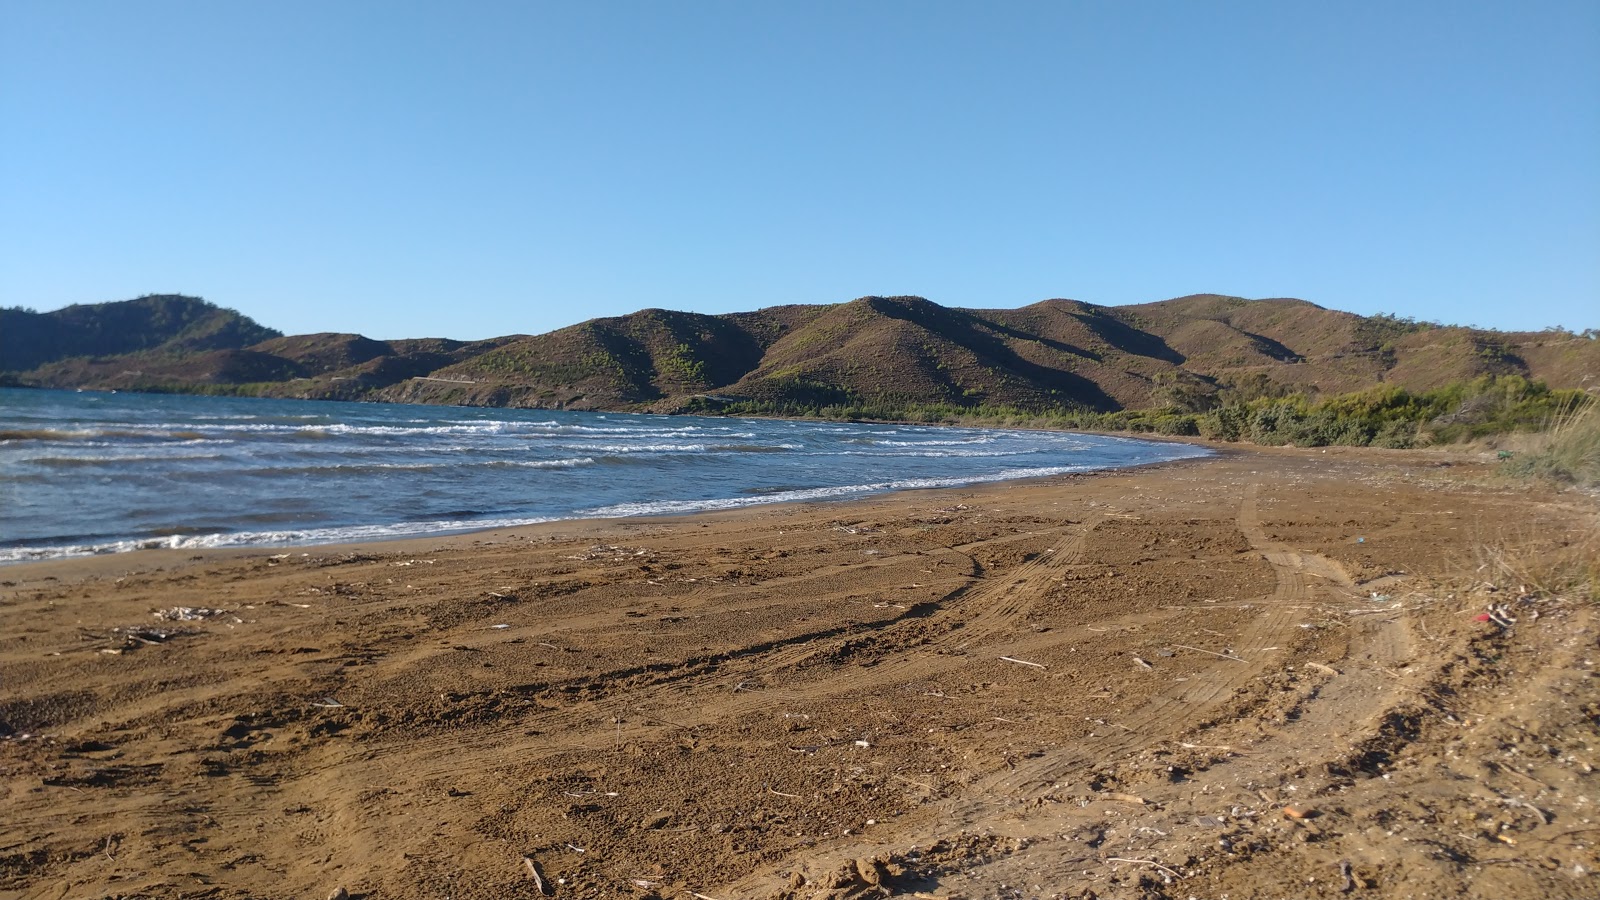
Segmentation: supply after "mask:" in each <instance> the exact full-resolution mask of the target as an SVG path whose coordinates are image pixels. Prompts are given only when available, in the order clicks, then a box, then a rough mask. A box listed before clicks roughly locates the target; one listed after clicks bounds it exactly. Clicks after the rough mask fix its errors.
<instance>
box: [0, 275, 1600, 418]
mask: <svg viewBox="0 0 1600 900" xmlns="http://www.w3.org/2000/svg"><path fill="white" fill-rule="evenodd" d="M0 372H3V373H5V375H4V377H6V378H8V379H9V380H10V381H11V382H12V383H17V384H23V385H36V386H48V387H82V388H119V389H125V390H160V391H196V392H213V393H240V394H253V395H262V396H278V397H297V398H308V399H347V400H382V401H403V402H413V403H447V404H464V405H479V406H516V407H537V408H568V409H614V410H629V409H632V410H652V411H657V412H681V411H710V412H715V411H719V410H727V409H734V410H739V411H746V412H771V413H778V414H782V413H804V412H812V413H814V412H816V411H818V410H821V409H823V408H826V407H830V406H832V407H846V406H875V407H879V408H902V409H903V408H907V407H914V406H938V407H943V408H953V409H958V410H959V409H982V408H997V407H1004V408H1013V409H1019V410H1033V411H1078V412H1100V413H1107V412H1114V411H1117V410H1137V409H1149V408H1166V409H1173V410H1180V411H1184V410H1187V411H1193V410H1202V409H1208V408H1211V407H1214V406H1216V405H1217V404H1218V403H1219V402H1221V401H1223V400H1225V399H1233V400H1241V399H1242V400H1249V399H1252V398H1256V397H1277V396H1283V395H1286V394H1290V393H1297V394H1302V395H1306V396H1310V397H1318V396H1333V395H1338V394H1343V393H1347V392H1351V391H1360V390H1366V389H1369V388H1373V387H1375V386H1392V387H1398V388H1404V389H1406V390H1410V391H1427V390H1430V389H1434V388H1439V387H1441V386H1443V385H1446V384H1450V383H1454V382H1459V381H1463V380H1469V379H1473V378H1481V377H1483V376H1519V377H1522V378H1526V379H1533V380H1541V381H1544V382H1547V383H1548V384H1549V385H1550V386H1551V387H1555V388H1586V387H1592V386H1594V382H1595V381H1597V380H1600V341H1596V340H1595V339H1594V338H1593V337H1592V333H1590V334H1588V335H1585V336H1579V335H1575V334H1571V333H1569V332H1564V331H1546V332H1497V331H1486V330H1481V329H1472V328H1463V327H1457V326H1445V325H1434V324H1427V323H1416V322H1411V321H1408V320H1402V319H1398V318H1394V317H1390V316H1376V317H1365V316H1358V315H1355V314H1352V313H1346V312H1339V311H1336V310H1328V309H1324V308H1322V307H1320V306H1317V305H1315V304H1312V303H1308V302H1306V301H1303V300H1294V299H1268V300H1246V299H1243V298H1239V297H1226V296H1220V295H1214V294H1198V295H1193V296H1188V297H1179V298H1176V299H1172V300H1164V301H1160V302H1154V303H1144V304H1138V305H1134V306H1124V307H1106V306H1098V305H1095V304H1091V303H1083V302H1079V301H1075V300H1062V299H1056V300H1046V301H1043V302H1040V303H1035V304H1032V305H1030V306H1024V307H1021V308H1019V309H957V308H949V307H944V306H940V305H938V304H936V303H933V302H931V301H929V300H926V299H923V298H920V297H876V296H874V297H862V298H859V299H856V300H852V301H850V302H848V303H839V304H832V305H818V306H779V307H770V308H767V309H761V310H757V311H754V312H745V313H731V314H723V315H704V314H699V313H687V312H674V311H670V310H662V309H646V310H642V311H640V312H637V313H632V314H630V315H626V316H616V317H608V318H599V319H592V320H590V321H587V322H583V323H580V324H577V325H573V326H570V327H568V328H562V329H559V330H557V331H553V332H549V333H547V334H541V335H509V336H506V337H500V338H494V339H492V340H487V341H476V342H462V341H453V340H447V339H442V338H425V339H415V340H402V341H377V340H372V339H370V338H366V337H363V336H361V335H357V334H309V335H296V336H287V337H286V336H283V335H281V334H279V333H278V332H275V331H272V330H271V329H267V328H263V327H262V326H260V325H257V324H256V323H255V322H253V321H251V320H250V319H248V318H246V317H244V316H242V315H239V314H238V313H236V312H233V311H230V310H225V309H220V308H218V307H216V306H213V305H212V304H209V303H206V302H205V301H202V300H199V299H196V298H192V297H175V296H161V297H141V298H139V299H137V300H130V301H123V302H120V303H106V304H96V305H88V306H75V307H69V308H67V309H64V310H59V311H57V312H53V313H32V312H26V311H22V310H3V311H0Z"/></svg>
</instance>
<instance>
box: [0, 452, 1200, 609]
mask: <svg viewBox="0 0 1600 900" xmlns="http://www.w3.org/2000/svg"><path fill="white" fill-rule="evenodd" d="M951 427H966V426H951ZM1060 433H1063V434H1078V433H1083V434H1090V432H1071V431H1062V432H1060ZM1094 436H1096V437H1119V436H1118V435H1113V434H1098V433H1096V434H1094ZM1121 437H1124V438H1125V439H1128V440H1135V441H1143V440H1145V439H1144V438H1136V437H1127V436H1121ZM1148 442H1149V443H1181V444H1185V445H1188V446H1195V447H1199V448H1200V449H1202V450H1204V451H1206V455H1201V456H1193V457H1183V458H1179V459H1169V460H1159V461H1156V462H1148V463H1137V464H1133V465H1126V466H1115V467H1111V468H1104V469H1091V470H1086V471H1083V472H1065V473H1057V474H1052V475H1028V476H1021V477H1016V478H1004V479H991V480H978V481H972V482H967V483H964V484H956V485H940V486H934V487H903V488H890V489H888V490H881V491H863V492H860V493H856V494H844V495H839V496H837V497H836V498H835V497H808V498H796V499H784V500H753V501H751V502H749V503H745V504H742V505H739V506H733V507H729V508H725V509H717V508H709V509H701V510H693V511H689V512H663V513H642V514H639V515H632V516H612V517H595V516H573V517H570V518H555V519H549V520H545V521H540V522H528V523H523V524H517V525H490V526H486V527H478V528H466V529H449V530H443V531H433V532H421V533H416V534H398V535H395V536H394V537H377V538H363V539H352V540H334V541H318V542H313V543H275V542H274V543H267V542H263V543H259V544H256V543H252V544H239V545H224V546H200V547H138V548H135V549H130V550H119V551H112V552H107V553H95V552H90V553H82V554H75V555H68V556H60V557H49V558H43V559H26V560H14V561H0V580H4V574H5V573H6V572H8V571H13V570H16V569H18V568H19V567H23V566H38V565H47V564H52V563H69V562H84V561H88V560H94V559H108V560H109V559H120V558H126V557H130V556H135V555H143V554H163V555H168V556H172V557H185V558H193V559H198V558H201V557H207V558H209V557H210V555H211V554H220V555H221V556H222V557H233V556H251V555H260V554H264V553H279V552H290V553H302V552H317V551H319V549H320V548H327V547H337V548H361V547H366V546H368V545H372V546H387V545H393V544H396V543H405V542H420V543H423V544H426V543H429V542H433V541H438V540H448V539H452V538H471V537H473V536H475V535H481V534H486V533H498V532H514V531H520V530H523V529H538V528H542V527H544V526H560V525H562V524H564V523H575V522H588V521H596V522H605V521H619V522H620V521H629V520H634V519H645V520H654V519H678V518H688V517H695V516H703V515H710V514H715V513H731V512H739V511H742V510H749V509H758V508H761V507H765V506H782V505H787V504H795V503H801V504H803V503H821V504H834V503H844V504H849V503H855V502H860V501H866V500H871V499H873V498H875V497H882V496H890V495H894V494H900V493H907V492H916V491H937V490H961V489H964V488H968V487H982V486H985V485H1006V484H1018V483H1026V482H1030V481H1036V480H1041V479H1049V478H1068V477H1075V476H1080V475H1096V474H1102V473H1110V472H1119V471H1127V470H1134V469H1147V468H1152V467H1157V466H1164V465H1171V464H1174V463H1180V462H1196V461H1202V460H1206V459H1211V458H1214V457H1217V456H1221V455H1223V453H1224V450H1223V449H1222V447H1219V446H1211V445H1212V444H1215V442H1206V441H1202V440H1199V439H1196V440H1192V441H1186V440H1177V439H1173V440H1168V441H1155V440H1152V441H1148ZM730 499H731V498H730ZM705 502H726V501H723V500H712V501H705ZM341 527H348V528H363V527H387V526H377V525H361V526H341ZM168 539H169V538H167V537H149V538H128V539H125V540H124V541H122V542H124V543H133V542H144V541H148V542H151V543H155V542H160V541H164V540H168Z"/></svg>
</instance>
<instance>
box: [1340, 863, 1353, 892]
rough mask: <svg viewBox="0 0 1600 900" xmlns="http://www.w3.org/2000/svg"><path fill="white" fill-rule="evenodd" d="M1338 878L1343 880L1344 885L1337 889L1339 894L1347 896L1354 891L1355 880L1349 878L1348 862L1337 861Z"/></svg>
mask: <svg viewBox="0 0 1600 900" xmlns="http://www.w3.org/2000/svg"><path fill="white" fill-rule="evenodd" d="M1339 877H1341V878H1343V879H1344V884H1343V885H1342V886H1340V888H1339V891H1340V892H1341V893H1345V894H1348V893H1350V892H1351V891H1353V890H1355V889H1356V880H1355V879H1354V878H1352V877H1350V860H1348V859H1341V860H1339Z"/></svg>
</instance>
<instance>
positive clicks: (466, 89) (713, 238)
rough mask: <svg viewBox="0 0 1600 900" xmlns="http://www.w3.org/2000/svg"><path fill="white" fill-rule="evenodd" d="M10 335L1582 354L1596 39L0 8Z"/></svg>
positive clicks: (500, 8)
mask: <svg viewBox="0 0 1600 900" xmlns="http://www.w3.org/2000/svg"><path fill="white" fill-rule="evenodd" d="M0 128H3V132H0V305H8V306H9V305H23V306H29V307H33V308H36V309H40V310H47V309H54V308H58V307H60V306H64V305H67V304H70V303H93V302H101V301H107V300H120V299H127V298H130V297H134V296H138V295H140V294H146V293H162V292H183V293H189V294H197V295H200V296H204V297H206V298H207V299H209V300H212V301H213V302H216V303H218V304H220V305H223V306H228V307H233V308H235V309H239V310H241V311H242V312H244V313H246V314H248V315H250V316H252V317H254V318H256V319H257V320H258V321H260V322H262V323H263V324H265V325H269V326H272V327H275V328H279V329H282V330H284V331H286V332H290V333H302V332H312V331H358V332H362V333H365V334H367V335H370V336H373V337H378V338H396V337H420V336H444V337H455V338H464V339H470V338H483V337H489V336H493V335H500V334H509V333H516V332H528V333H537V332H542V331H547V330H550V329H553V328H558V327H561V326H564V325H569V324H572V323H574V322H578V321H582V320H584V319H587V318H591V317H594V316H600V315H618V314H622V313H626V312H631V311H634V310H637V309H642V308H645V307H664V308H669V309H686V310H695V311H700V312H709V313H715V312H728V311H735V310H746V309H756V308H759V307H762V306H769V305H773V304H779V303H825V302H839V301H844V300H849V299H851V298H854V297H858V296H862V295H866V294H919V295H922V296H925V297H928V298H929V299H931V300H934V301H935V302H938V303H942V304H945V305H947V306H969V307H1015V306H1021V305H1025V304H1028V303H1033V302H1036V301H1038V300H1043V299H1046V298H1050V297H1071V298H1075V299H1079V300H1085V301H1089V302H1093V303H1102V304H1122V303H1135V302H1144V301H1150V300H1160V299H1165V298H1168V297H1175V296H1180V295H1183V294H1189V293H1197V292H1215V293H1226V294H1236V295H1240V296H1246V297H1280V296H1294V297H1302V298H1304V299H1307V300H1311V301H1313V302H1315V303H1319V304H1321V305H1323V306H1327V307H1331V308H1335V309H1345V310H1350V311H1353V312H1360V313H1374V312H1380V311H1386V312H1395V313H1399V314H1401V315H1408V316H1414V317H1417V318H1421V319H1430V320H1438V321H1444V322H1448V323H1459V324H1478V325H1482V326H1485V327H1499V328H1520V329H1538V328H1542V327H1545V326H1550V325H1564V326H1567V327H1570V328H1574V329H1582V328H1588V327H1596V326H1600V3H1595V2H1593V0H1574V2H1540V0H1533V2H1518V3H1512V2H1500V3H1480V2H1462V0H1452V2H1406V3H1398V4H1397V3H1392V2H1382V3H1367V2H1341V3H1320V4H1312V3H1300V2H1288V3H1285V2H1266V3H1249V2H1216V3H1200V2H1161V0H1147V2H1131V0H1130V2H1110V0H1107V2H1095V3H1087V2H1083V3H1079V2H1065V0H1063V2H1052V3H1022V2H1012V3H998V4H980V3H976V2H971V3H949V2H918V3H899V2H875V3H832V2H807V3H781V4H780V3H775V2H687V0H684V2H671V3H668V2H590V3H578V2H569V3H560V4H552V3H534V2H504V3H500V2H487V0H485V2H475V3H449V4H447V3H443V2H438V3H420V2H400V0H383V2H366V0H339V2H333V3H329V2H300V0H274V2H272V3H216V2H200V0H191V2H163V0H121V2H73V0H63V2H56V3H46V2H32V0H26V2H25V0H0Z"/></svg>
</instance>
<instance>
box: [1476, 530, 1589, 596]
mask: <svg viewBox="0 0 1600 900" xmlns="http://www.w3.org/2000/svg"><path fill="white" fill-rule="evenodd" d="M1592 525H1593V527H1590V528H1587V529H1582V530H1580V531H1574V532H1567V533H1563V534H1543V533H1539V532H1537V531H1535V530H1533V529H1532V528H1529V529H1516V528H1512V529H1508V531H1507V532H1506V533H1504V534H1502V536H1501V537H1500V538H1499V539H1497V540H1495V541H1492V542H1488V543H1485V544H1483V545H1482V546H1480V547H1479V549H1478V551H1477V560H1476V563H1477V565H1476V578H1477V579H1478V580H1479V582H1480V583H1485V584H1487V585H1492V586H1493V587H1494V588H1495V589H1496V590H1497V592H1503V593H1505V594H1507V595H1509V596H1511V597H1517V596H1525V597H1529V598H1542V597H1549V598H1559V599H1567V600H1596V599H1600V517H1596V519H1595V520H1594V521H1593V522H1592Z"/></svg>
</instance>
